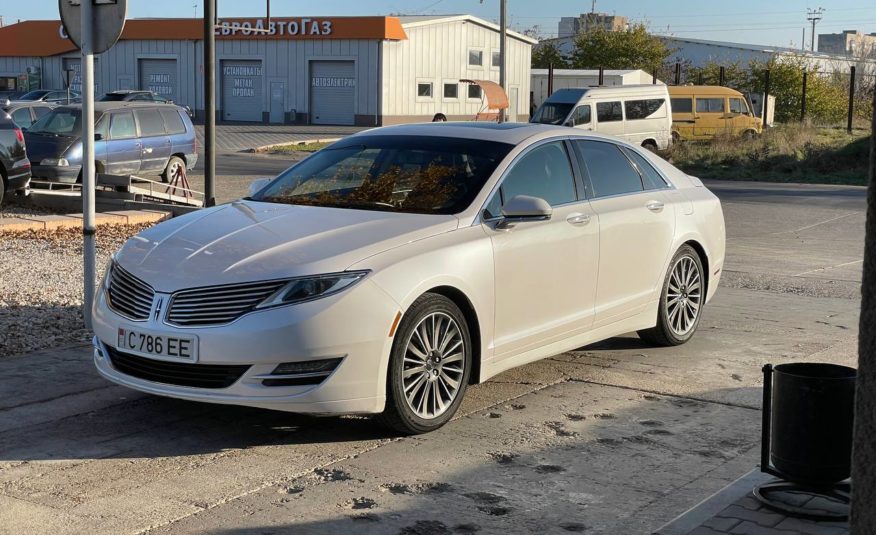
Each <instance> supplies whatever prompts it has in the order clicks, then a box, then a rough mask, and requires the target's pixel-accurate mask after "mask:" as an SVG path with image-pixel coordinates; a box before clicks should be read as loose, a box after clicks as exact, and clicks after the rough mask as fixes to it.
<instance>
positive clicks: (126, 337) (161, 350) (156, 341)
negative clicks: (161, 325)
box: [118, 327, 198, 362]
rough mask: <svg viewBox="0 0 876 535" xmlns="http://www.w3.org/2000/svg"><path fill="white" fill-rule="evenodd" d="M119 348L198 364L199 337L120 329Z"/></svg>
mask: <svg viewBox="0 0 876 535" xmlns="http://www.w3.org/2000/svg"><path fill="white" fill-rule="evenodd" d="M118 348H119V349H121V350H123V351H127V352H129V353H134V354H135V355H141V356H145V357H154V358H158V359H163V360H184V361H188V362H197V360H198V337H197V336H193V335H186V336H179V335H176V334H168V333H163V332H154V331H145V330H142V329H131V328H128V327H119V335H118Z"/></svg>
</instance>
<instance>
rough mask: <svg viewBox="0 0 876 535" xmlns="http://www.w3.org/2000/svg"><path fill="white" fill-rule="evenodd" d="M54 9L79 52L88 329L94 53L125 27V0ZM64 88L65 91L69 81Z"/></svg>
mask: <svg viewBox="0 0 876 535" xmlns="http://www.w3.org/2000/svg"><path fill="white" fill-rule="evenodd" d="M58 11H59V13H60V14H61V23H62V24H63V27H64V33H63V35H66V36H68V37H69V39H70V40H71V41H73V43H74V44H75V45H76V46H78V47H79V50H80V51H81V52H82V63H81V64H80V74H81V76H82V117H81V121H82V241H83V245H84V247H83V259H82V264H83V297H82V317H83V318H84V319H85V327H86V328H88V329H89V330H90V329H91V305H92V302H93V300H94V283H95V278H96V273H95V243H94V233H95V230H96V229H95V217H94V182H95V180H94V142H95V140H94V55H95V54H100V53H102V52H106V51H107V50H109V49H110V48H111V47H112V46H113V45H114V44H116V41H118V40H119V37H121V35H122V30H123V29H124V27H125V18H126V16H127V12H128V2H127V0H58ZM69 78H70V76H69V71H68V81H67V88H68V91H69V87H70V81H69Z"/></svg>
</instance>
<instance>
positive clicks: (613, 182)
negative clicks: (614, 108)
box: [574, 140, 644, 198]
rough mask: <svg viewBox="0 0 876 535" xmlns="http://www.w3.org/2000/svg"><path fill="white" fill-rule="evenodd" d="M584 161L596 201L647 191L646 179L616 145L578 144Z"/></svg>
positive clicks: (582, 142) (576, 143) (588, 142)
mask: <svg viewBox="0 0 876 535" xmlns="http://www.w3.org/2000/svg"><path fill="white" fill-rule="evenodd" d="M574 143H575V146H576V148H577V149H578V151H579V153H580V157H581V161H582V163H583V164H584V166H585V168H586V169H587V174H588V175H589V177H590V184H591V186H592V190H593V191H592V194H593V196H594V197H596V198H599V197H608V196H611V195H622V194H625V193H636V192H639V191H643V189H644V187H643V186H642V178H641V176H639V172H638V171H637V170H636V169H635V168H634V167H633V165H632V164H631V163H630V160H629V159H628V158H627V157H626V156H625V155H624V154H623V153H622V152H621V148H620V147H618V146H617V145H615V144H614V143H607V142H604V141H590V140H576V141H575V142H574Z"/></svg>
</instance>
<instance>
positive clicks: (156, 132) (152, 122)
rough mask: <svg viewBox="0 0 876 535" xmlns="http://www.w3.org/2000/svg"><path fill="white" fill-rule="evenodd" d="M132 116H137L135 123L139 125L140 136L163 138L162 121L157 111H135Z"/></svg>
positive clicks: (164, 133)
mask: <svg viewBox="0 0 876 535" xmlns="http://www.w3.org/2000/svg"><path fill="white" fill-rule="evenodd" d="M134 114H135V115H136V116H137V122H138V123H140V135H141V136H143V137H148V136H163V135H166V132H165V131H164V121H163V120H162V119H161V114H160V113H158V110H136V111H135V112H134Z"/></svg>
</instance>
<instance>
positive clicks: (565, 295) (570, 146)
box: [93, 123, 724, 433]
mask: <svg viewBox="0 0 876 535" xmlns="http://www.w3.org/2000/svg"><path fill="white" fill-rule="evenodd" d="M723 262H724V219H723V215H722V212H721V205H720V203H719V201H718V199H717V198H716V197H715V196H714V195H713V194H712V193H711V192H710V191H709V190H708V189H706V188H705V187H703V184H702V183H701V182H700V181H699V180H698V179H696V178H694V177H691V176H688V175H686V174H684V173H682V172H681V171H679V170H677V169H676V168H674V167H673V166H672V165H670V164H668V163H667V162H665V161H664V160H662V159H661V158H659V157H658V156H655V155H652V154H650V153H649V152H647V151H644V150H642V149H640V148H639V147H635V146H632V145H629V144H627V143H624V142H622V141H619V140H617V139H615V138H611V137H606V136H601V135H598V134H593V133H579V132H577V131H575V130H572V129H568V128H562V127H550V126H544V125H530V124H503V125H496V124H490V125H487V124H477V123H443V124H442V123H435V124H422V125H408V126H396V127H387V128H378V129H374V130H369V131H367V132H363V133H360V134H357V135H354V136H350V137H348V138H346V139H344V140H342V141H339V142H337V143H335V144H333V145H331V146H330V147H328V148H326V149H323V150H321V151H319V152H317V153H316V154H314V155H312V156H310V157H309V158H307V159H306V160H304V161H302V162H300V163H298V164H297V165H295V166H294V167H292V168H290V169H288V170H286V171H285V172H283V173H282V174H281V175H280V176H278V177H277V178H275V179H273V180H270V181H267V180H265V181H259V182H257V183H256V184H254V187H253V188H252V193H251V196H250V197H247V198H245V199H242V200H240V201H235V202H232V203H230V204H225V205H221V206H216V207H214V208H209V209H205V210H201V211H199V212H196V213H192V214H189V215H185V216H182V217H177V218H174V219H172V220H170V221H167V222H165V223H162V224H160V225H157V226H155V227H153V228H150V229H148V230H146V231H144V232H142V233H140V234H139V235H137V236H135V237H134V238H132V239H130V240H129V241H128V242H127V243H126V244H125V245H124V246H123V247H122V249H121V250H120V251H118V252H117V253H116V254H115V255H114V257H113V260H112V262H111V263H110V266H109V268H108V269H107V273H106V276H105V278H104V281H103V282H102V284H101V287H100V290H99V292H98V295H97V297H96V299H95V305H94V311H93V312H94V319H93V324H94V332H95V334H96V336H95V338H94V361H95V364H96V366H97V369H98V371H99V372H100V373H101V374H102V375H103V376H105V377H106V378H108V379H110V380H111V381H114V382H116V383H119V384H122V385H125V386H128V387H130V388H134V389H137V390H141V391H143V392H149V393H152V394H157V395H162V396H171V397H175V398H182V399H189V400H197V401H206V402H212V403H230V404H236V405H249V406H254V407H265V408H270V409H279V410H285V411H292V412H301V413H314V414H350V413H359V414H380V415H381V419H382V420H383V422H384V423H386V424H388V425H389V426H391V427H393V428H395V429H397V430H399V431H401V432H404V433H422V432H426V431H430V430H433V429H436V428H437V427H439V426H441V425H443V424H444V423H445V422H447V421H448V420H449V419H450V418H451V417H452V416H453V414H454V412H455V411H456V410H457V408H458V407H459V404H460V402H461V400H462V397H463V394H464V393H465V391H466V387H467V385H470V384H476V383H480V382H483V381H486V380H487V379H489V378H490V377H492V376H494V375H496V374H498V373H500V372H502V371H504V370H507V369H509V368H512V367H515V366H520V365H523V364H526V363H528V362H532V361H535V360H538V359H542V358H545V357H548V356H551V355H555V354H557V353H561V352H563V351H568V350H571V349H575V348H578V347H581V346H584V345H587V344H590V343H593V342H596V341H599V340H602V339H605V338H609V337H612V336H616V335H620V334H624V333H628V332H633V331H636V332H638V333H639V336H640V337H642V338H643V339H645V340H647V341H648V342H650V343H653V344H657V345H677V344H682V343H684V342H686V341H687V340H689V339H690V338H691V337H692V336H693V334H694V332H695V331H696V328H697V325H698V323H699V321H700V318H701V317H702V313H703V307H704V306H705V304H706V303H707V302H708V301H709V300H710V299H711V297H712V296H713V295H714V293H715V290H716V288H717V287H718V281H719V279H720V276H721V267H722V264H723Z"/></svg>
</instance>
